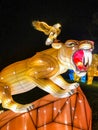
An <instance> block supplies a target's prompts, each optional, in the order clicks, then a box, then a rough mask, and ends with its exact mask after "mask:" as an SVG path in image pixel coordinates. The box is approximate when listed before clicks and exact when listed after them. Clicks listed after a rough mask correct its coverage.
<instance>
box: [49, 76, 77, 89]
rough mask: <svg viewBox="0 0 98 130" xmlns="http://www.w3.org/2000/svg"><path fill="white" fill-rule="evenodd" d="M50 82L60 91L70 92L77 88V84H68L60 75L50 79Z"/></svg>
mask: <svg viewBox="0 0 98 130" xmlns="http://www.w3.org/2000/svg"><path fill="white" fill-rule="evenodd" d="M51 80H52V81H53V82H54V83H55V84H57V85H58V86H59V87H61V88H62V89H67V90H72V89H76V88H77V87H78V86H79V83H77V82H75V83H68V82H67V81H66V80H65V79H64V78H63V77H62V76H61V75H58V76H56V77H53V78H51Z"/></svg>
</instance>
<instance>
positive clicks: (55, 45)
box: [51, 43, 62, 49]
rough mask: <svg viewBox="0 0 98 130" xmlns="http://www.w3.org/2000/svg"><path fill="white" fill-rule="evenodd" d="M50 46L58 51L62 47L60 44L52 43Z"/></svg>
mask: <svg viewBox="0 0 98 130" xmlns="http://www.w3.org/2000/svg"><path fill="white" fill-rule="evenodd" d="M51 45H52V47H53V48H54V49H60V48H61V47H62V43H52V44H51Z"/></svg>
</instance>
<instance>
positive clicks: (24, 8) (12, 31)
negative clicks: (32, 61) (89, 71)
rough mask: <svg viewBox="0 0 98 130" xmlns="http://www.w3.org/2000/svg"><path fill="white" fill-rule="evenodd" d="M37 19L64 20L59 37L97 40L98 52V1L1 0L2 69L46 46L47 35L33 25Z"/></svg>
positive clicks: (63, 38) (0, 63)
mask: <svg viewBox="0 0 98 130" xmlns="http://www.w3.org/2000/svg"><path fill="white" fill-rule="evenodd" d="M33 20H40V21H45V22H47V23H48V24H49V25H53V24H55V23H57V22H59V23H61V25H62V32H61V34H60V35H59V37H58V39H59V40H61V41H62V42H65V41H66V40H68V39H77V40H83V39H89V40H93V41H94V42H95V50H94V53H98V49H97V48H98V2H97V0H92V1H89V2H86V1H84V2H83V0H81V1H78V2H77V1H73V0H72V1H71V0H68V1H67V0H58V1H56V0H54V1H51V0H50V1H48V0H39V1H35V0H1V3H0V69H2V68H3V67H5V66H6V65H8V64H11V63H13V62H15V61H18V60H22V59H25V58H27V57H30V56H32V55H33V54H35V52H36V51H41V50H43V49H45V48H46V46H45V44H44V42H45V39H46V36H45V35H44V34H43V33H41V32H39V31H36V30H35V29H34V28H33V27H32V21H33Z"/></svg>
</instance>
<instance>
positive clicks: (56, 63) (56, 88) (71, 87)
mask: <svg viewBox="0 0 98 130" xmlns="http://www.w3.org/2000/svg"><path fill="white" fill-rule="evenodd" d="M38 22H39V21H38ZM41 24H43V26H44V23H43V22H42V23H41ZM47 26H48V25H47ZM41 27H42V26H41ZM45 27H46V26H45ZM50 28H51V26H50ZM54 28H57V29H58V26H54ZM42 30H44V31H45V28H43V29H42ZM55 33H56V32H55ZM55 33H51V34H52V39H51V40H50V41H51V42H50V43H51V45H52V48H50V49H48V50H44V51H42V52H38V53H36V54H35V55H34V56H33V57H31V58H28V59H26V60H23V61H18V62H16V63H13V64H11V65H9V66H8V67H6V68H4V69H3V70H2V71H1V73H0V102H1V103H2V106H3V107H4V108H7V109H10V110H12V111H14V112H19V113H22V112H27V111H28V110H31V109H32V108H34V106H33V105H32V103H31V104H25V105H22V104H19V103H17V102H15V101H14V100H13V98H12V95H14V94H19V93H23V92H27V91H28V90H31V89H33V88H34V87H36V86H38V87H39V88H40V89H42V90H44V91H46V92H48V93H50V94H51V95H53V96H55V97H59V98H64V97H68V96H71V95H72V94H74V93H76V88H77V87H78V86H79V84H78V83H72V84H70V83H68V82H66V81H65V79H63V77H62V76H61V74H62V73H64V72H66V71H67V70H68V69H73V70H74V71H75V72H76V73H77V74H78V75H79V76H83V75H85V73H86V72H87V69H88V67H89V66H90V65H91V62H92V60H91V59H92V50H93V46H94V44H93V42H92V41H89V40H84V41H77V40H68V41H66V42H65V43H55V42H54V38H53V37H54V36H53V34H55ZM49 34H50V33H49ZM49 36H50V37H48V38H51V35H49ZM55 38H56V37H55ZM46 42H47V41H46ZM48 42H49V40H48Z"/></svg>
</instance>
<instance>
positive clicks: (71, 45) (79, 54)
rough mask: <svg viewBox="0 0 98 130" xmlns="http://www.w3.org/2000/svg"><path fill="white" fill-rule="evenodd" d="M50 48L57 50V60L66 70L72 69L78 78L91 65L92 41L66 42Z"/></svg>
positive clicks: (54, 44)
mask: <svg viewBox="0 0 98 130" xmlns="http://www.w3.org/2000/svg"><path fill="white" fill-rule="evenodd" d="M52 47H53V48H55V49H59V52H58V58H59V60H60V61H61V62H62V63H63V64H65V65H66V66H67V68H68V69H73V70H74V71H75V73H76V74H77V75H78V76H80V77H81V76H84V75H85V74H86V72H87V70H88V68H89V66H90V65H91V63H92V51H93V49H94V42H93V41H89V40H83V41H77V40H67V41H66V42H65V43H64V44H62V43H57V44H56V43H53V44H52Z"/></svg>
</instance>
